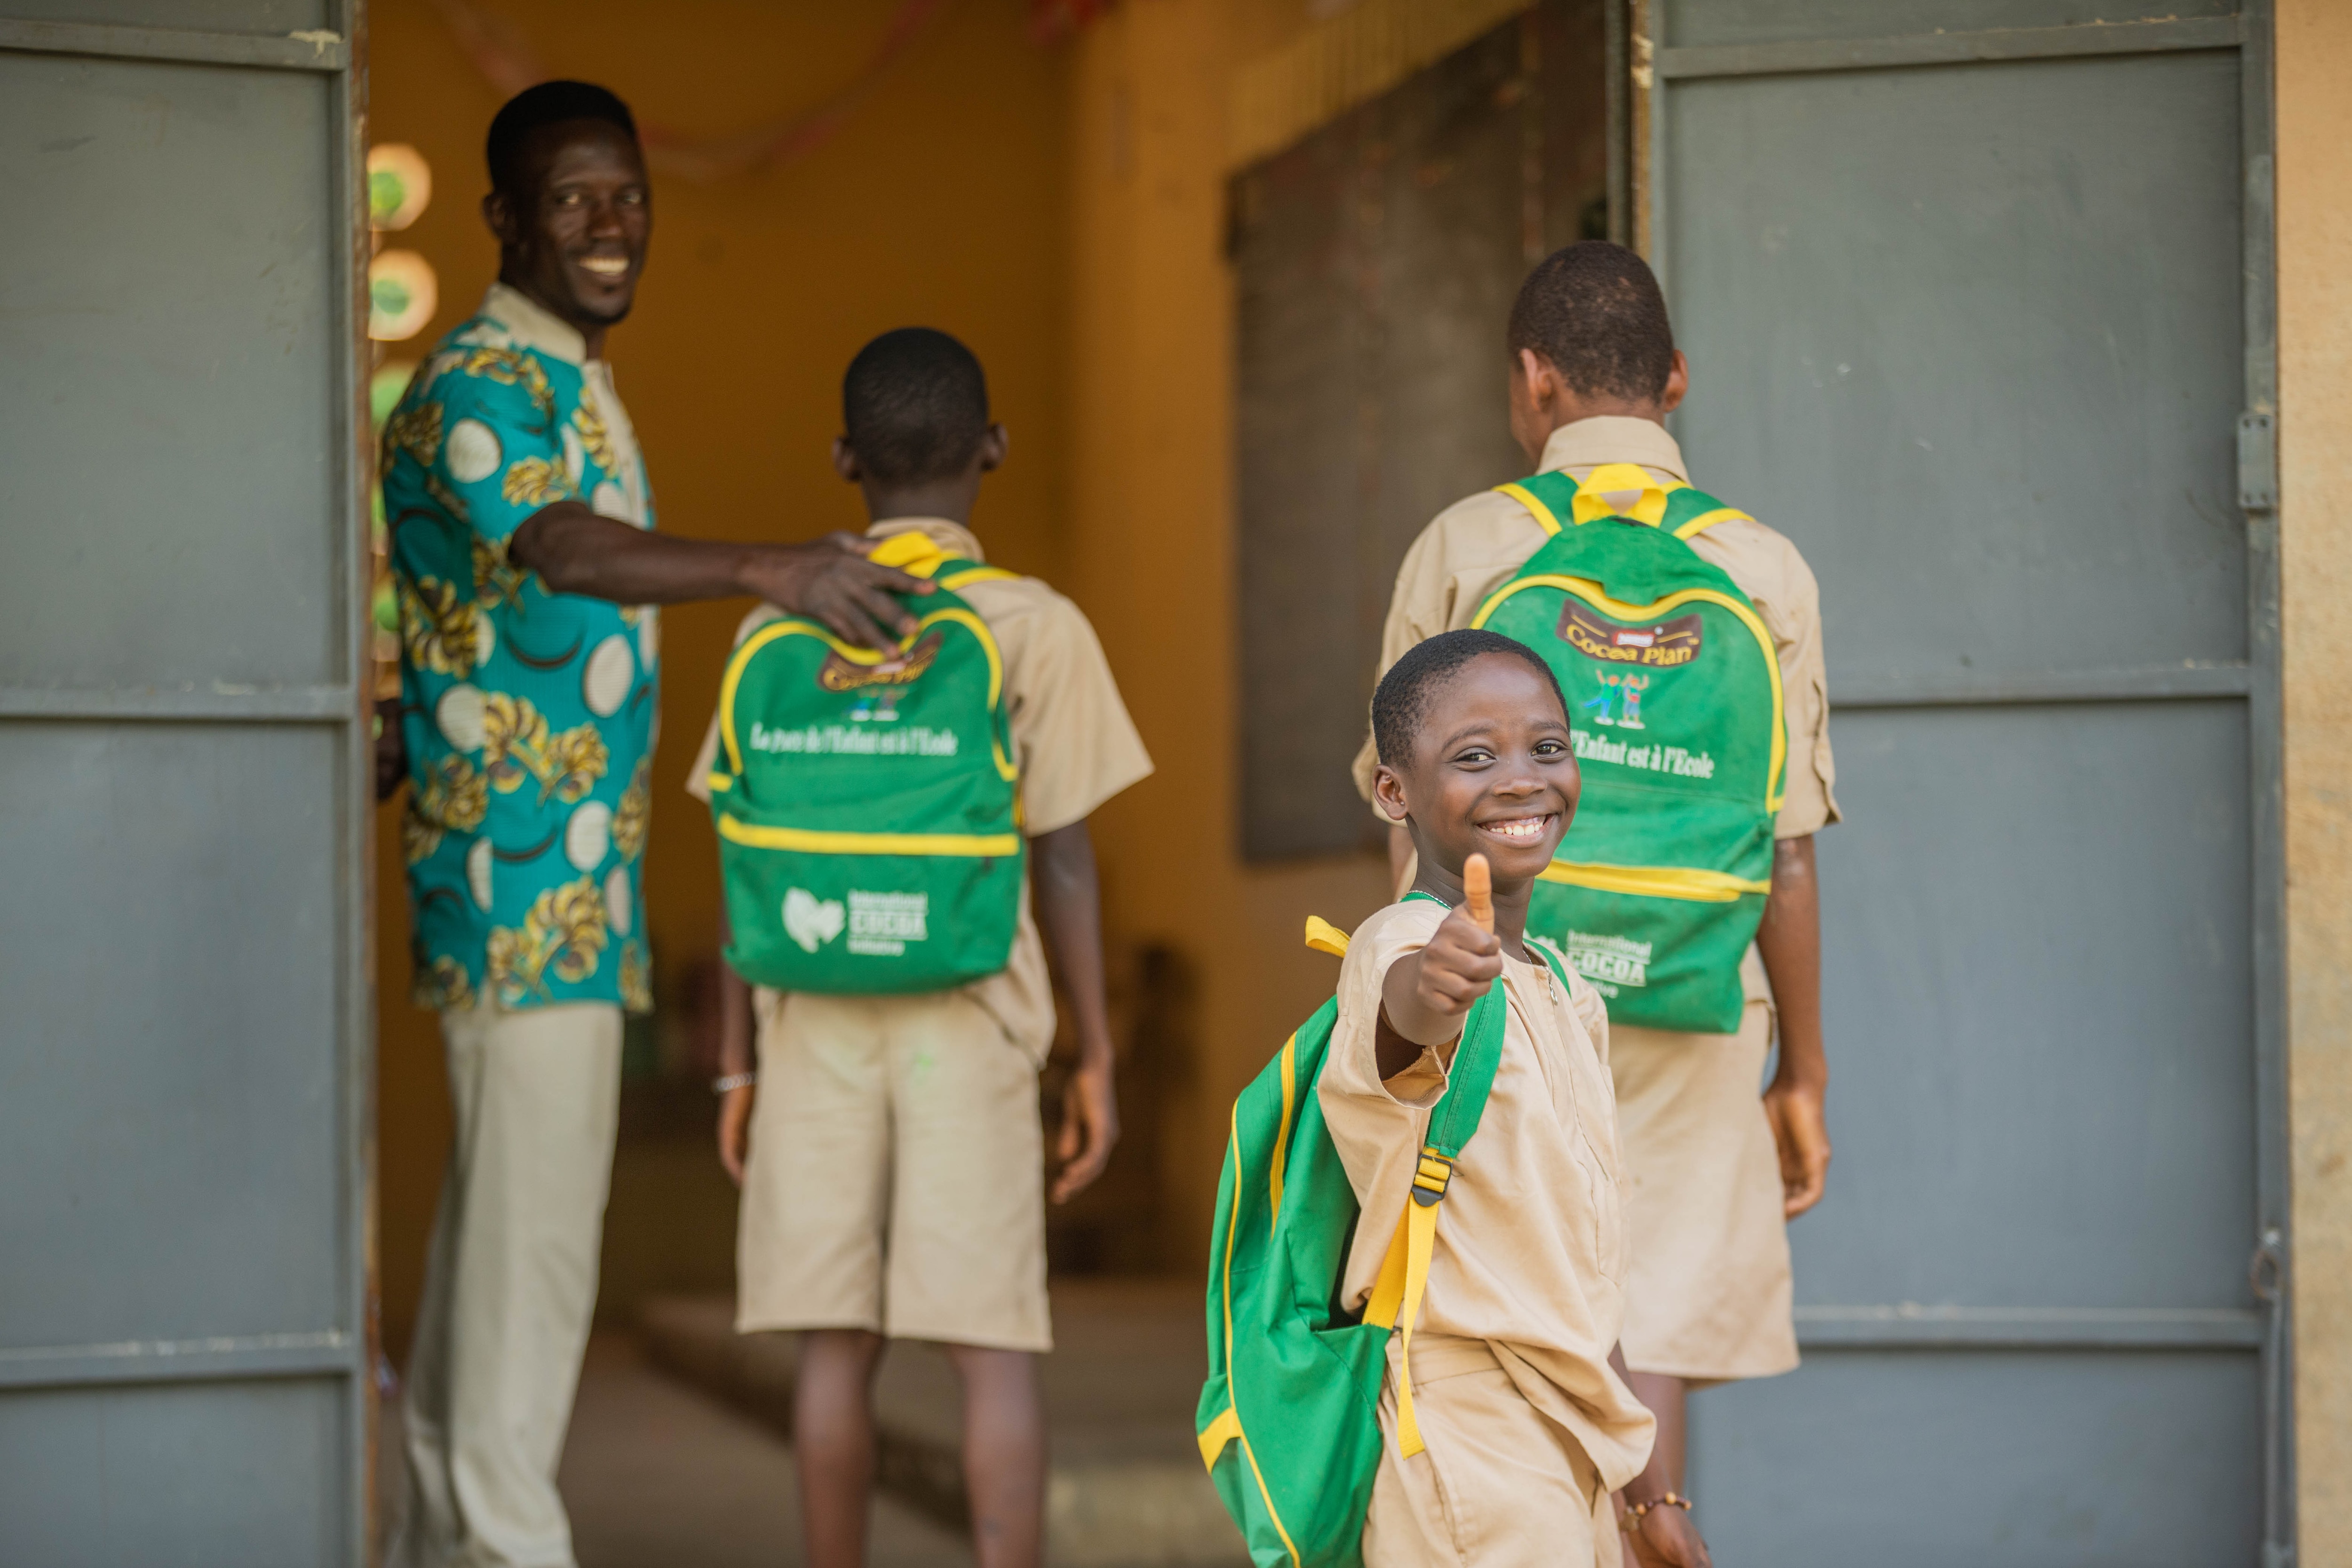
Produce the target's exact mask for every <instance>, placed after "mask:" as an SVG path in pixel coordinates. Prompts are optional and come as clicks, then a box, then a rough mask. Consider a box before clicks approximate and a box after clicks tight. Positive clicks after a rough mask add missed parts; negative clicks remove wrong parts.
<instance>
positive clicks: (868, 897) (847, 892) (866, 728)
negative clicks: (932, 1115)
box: [709, 533, 1027, 994]
mask: <svg viewBox="0 0 2352 1568" xmlns="http://www.w3.org/2000/svg"><path fill="white" fill-rule="evenodd" d="M873 559H874V560H876V561H877V562H880V563H882V564H884V565H887V566H897V567H898V568H899V569H900V570H902V571H905V572H908V573H911V574H914V575H916V576H919V577H927V578H929V579H930V580H931V581H933V582H935V583H937V584H939V589H938V591H937V592H936V593H933V594H931V595H928V596H924V597H920V598H917V597H913V596H909V597H908V600H907V604H908V607H909V608H910V609H911V610H913V611H914V612H915V614H916V615H917V616H918V617H919V624H918V626H917V627H916V629H915V632H914V634H913V636H911V637H908V639H907V640H906V641H905V642H904V643H903V644H902V645H900V647H899V650H898V655H897V656H896V657H895V658H892V659H889V660H887V661H886V660H885V659H884V658H883V657H882V656H881V655H880V654H878V653H876V652H875V651H874V650H873V649H871V648H862V647H850V646H849V645H848V644H846V643H844V642H842V641H841V640H840V639H839V638H838V637H835V636H834V635H833V634H832V633H831V632H829V631H827V630H826V629H825V628H824V626H820V625H818V624H817V623H816V622H814V621H811V620H804V619H802V618H801V617H799V616H785V617H783V618H782V619H780V620H774V621H770V622H768V623H767V624H765V625H763V626H760V627H758V628H757V629H756V630H754V631H753V632H752V633H751V636H749V637H745V638H744V639H743V642H742V645H741V646H740V647H738V648H736V650H735V653H734V656H733V657H732V658H730V659H729V660H728V661H727V673H726V675H725V676H724V677H723V678H722V679H721V680H720V682H719V753H718V756H717V757H716V759H715V761H714V763H713V766H712V771H711V773H710V776H709V784H710V810H711V815H712V816H713V817H715V818H716V820H717V823H718V827H719V873H720V877H721V879H722V880H723V882H724V884H725V888H726V896H727V918H728V921H729V924H730V926H731V927H732V928H733V937H732V940H731V941H730V943H729V944H728V948H727V962H728V963H729V964H730V966H731V967H732V968H733V969H734V971H735V972H736V973H738V974H740V975H741V976H743V978H744V979H746V980H749V981H751V983H752V984H756V985H769V986H773V987H775V988H776V989H778V990H780V991H817V992H833V993H845V994H872V993H884V994H899V993H907V992H917V991H943V990H946V989H948V988H950V987H951V986H956V985H961V984H967V983H968V982H971V981H973V980H978V979H980V978H982V976H984V975H989V974H993V973H996V972H997V971H998V970H1000V969H1003V967H1004V965H1005V963H1006V962H1007V960H1008V959H1009V958H1010V956H1011V954H1012V951H1013V930H1014V926H1015V923H1016V922H1017V921H1018V919H1019V913H1020V899H1021V879H1022V874H1023V869H1024V855H1025V853H1026V848H1027V847H1026V844H1025V842H1024V839H1023V837H1022V833H1021V795H1020V775H1019V773H1018V770H1017V769H1016V768H1015V767H1014V766H1013V760H1012V757H1013V746H1012V735H1011V731H1010V729H1009V728H1008V726H1007V724H1006V721H1005V715H1004V660H1003V657H1002V656H1001V655H1000V654H999V653H998V652H997V647H996V639H995V638H994V637H992V636H990V634H989V630H988V625H987V623H986V622H984V621H982V619H981V618H980V616H978V615H976V614H974V613H973V611H972V608H971V605H967V604H966V603H964V601H963V600H961V598H958V597H957V596H956V594H955V590H956V589H957V588H959V587H961V586H963V585H965V584H971V583H974V582H979V581H982V580H985V579H988V578H1003V577H1011V576H1013V574H1012V573H1010V572H1003V571H1000V570H998V569H997V568H995V567H992V566H982V565H980V564H979V563H975V562H971V561H965V560H961V559H958V558H955V557H951V556H949V555H946V554H945V553H943V552H941V551H940V548H939V547H938V546H937V545H935V544H933V543H932V542H930V541H929V539H927V538H926V537H924V536H923V535H922V534H920V533H902V534H898V535H897V536H895V537H893V538H891V539H890V540H888V541H887V542H884V543H883V544H882V545H881V546H880V547H879V548H877V550H876V551H875V552H874V554H873Z"/></svg>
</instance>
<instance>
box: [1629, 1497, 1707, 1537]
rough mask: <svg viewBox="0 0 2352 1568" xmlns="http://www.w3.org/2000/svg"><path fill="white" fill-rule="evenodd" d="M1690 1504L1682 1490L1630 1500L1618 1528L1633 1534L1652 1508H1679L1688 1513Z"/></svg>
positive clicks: (1639, 1527)
mask: <svg viewBox="0 0 2352 1568" xmlns="http://www.w3.org/2000/svg"><path fill="white" fill-rule="evenodd" d="M1690 1506H1691V1500H1690V1499H1688V1498H1686V1497H1685V1496H1683V1495H1682V1494H1681V1493H1680V1492H1666V1493H1664V1495H1662V1496H1659V1497H1654V1498H1652V1499H1651V1500H1649V1501H1647V1502H1629V1503H1627V1504H1626V1505H1625V1517H1624V1518H1623V1519H1622V1520H1620V1521H1618V1524H1617V1528H1618V1529H1620V1530H1622V1531H1624V1532H1625V1533H1626V1534H1628V1535H1631V1534H1633V1532H1634V1531H1638V1530H1640V1529H1641V1528H1642V1521H1643V1519H1644V1518H1645V1517H1647V1516H1648V1514H1649V1512H1650V1510H1652V1509H1658V1508H1678V1509H1680V1510H1683V1511H1684V1512H1685V1513H1688V1512H1689V1511H1690Z"/></svg>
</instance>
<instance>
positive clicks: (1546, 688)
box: [1395, 653, 1582, 884]
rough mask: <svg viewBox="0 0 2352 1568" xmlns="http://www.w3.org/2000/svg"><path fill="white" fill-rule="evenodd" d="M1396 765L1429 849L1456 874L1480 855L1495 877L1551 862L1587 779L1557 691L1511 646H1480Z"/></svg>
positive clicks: (1531, 872) (1416, 828) (1511, 876)
mask: <svg viewBox="0 0 2352 1568" xmlns="http://www.w3.org/2000/svg"><path fill="white" fill-rule="evenodd" d="M1395 771H1396V773H1397V775H1398V783H1399V784H1401V785H1402V795H1403V797H1404V805H1405V806H1406V808H1407V809H1408V810H1409V811H1410V813H1411V814H1412V828H1413V837H1415V839H1416V840H1417V841H1418V842H1419V844H1420V846H1421V847H1422V852H1423V854H1424V855H1430V856H1432V857H1433V858H1434V859H1435V860H1436V861H1437V863H1438V864H1440V865H1442V866H1444V868H1446V870H1447V871H1448V873H1449V874H1453V875H1459V874H1460V872H1461V868H1462V865H1463V862H1464V861H1465V860H1466V859H1468V858H1469V857H1470V856H1471V855H1472V854H1474V853H1475V854H1482V855H1484V856H1486V858H1487V860H1488V861H1489V862H1490V863H1491V864H1492V865H1493V867H1494V872H1495V879H1496V883H1497V884H1501V883H1504V882H1514V883H1517V882H1525V881H1527V880H1528V879H1532V878H1534V877H1535V876H1536V874H1537V873H1538V872H1540V871H1541V870H1542V869H1543V868H1545V867H1546V866H1549V864H1551V856H1552V851H1553V850H1554V849H1555V848H1557V847H1559V840H1560V836H1561V835H1562V834H1564V833H1566V832H1567V831H1568V825H1569V821H1570V818H1572V817H1573V816H1575V815H1576V800H1577V795H1578V793H1579V791H1580V788H1581V786H1582V779H1581V775H1580V774H1579V773H1578V771H1577V766H1576V752H1574V750H1573V749H1571V747H1570V742H1569V727H1568V715H1567V713H1565V712H1564V711H1562V710H1561V708H1560V702H1559V693H1558V691H1557V690H1556V689H1554V688H1553V686H1552V684H1551V682H1550V681H1549V680H1547V679H1544V677H1543V676H1542V674H1540V673H1539V672H1538V671H1537V670H1536V669H1534V668H1531V667H1530V666H1529V665H1528V662H1527V661H1526V660H1525V659H1522V658H1514V657H1512V656H1511V655H1508V654H1494V653H1490V654H1482V655H1480V656H1479V657H1478V658H1474V659H1472V660H1470V661H1469V662H1468V663H1467V664H1465V665H1464V666H1463V667H1462V668H1460V669H1459V670H1457V671H1455V672H1454V675H1453V676H1452V678H1451V679H1447V680H1446V681H1445V683H1444V687H1443V689H1441V690H1438V691H1433V692H1432V693H1431V695H1430V700H1429V705H1428V710H1427V716H1426V717H1425V719H1424V720H1423V723H1422V726H1421V730H1420V732H1419V733H1418V734H1417V735H1415V736H1414V738H1413V748H1412V760H1411V761H1410V762H1409V763H1407V764H1406V766H1404V767H1403V768H1401V769H1397V770H1395Z"/></svg>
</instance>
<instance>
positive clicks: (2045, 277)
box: [1667, 51, 2246, 680]
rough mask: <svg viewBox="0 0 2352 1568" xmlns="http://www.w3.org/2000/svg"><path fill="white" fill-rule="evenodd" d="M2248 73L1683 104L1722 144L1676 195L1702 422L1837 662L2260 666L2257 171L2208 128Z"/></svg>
mask: <svg viewBox="0 0 2352 1568" xmlns="http://www.w3.org/2000/svg"><path fill="white" fill-rule="evenodd" d="M2237 71H2238V62H2237V58H2236V55H2235V54H2234V52H2230V51H2212V52H2204V53H2195V54H2169V55H2151V56H2147V57H2142V58H2134V59H2129V60H2052V61H2034V62H2030V63H2025V64H2016V65H2008V64H2004V65H1985V66H1976V67H1969V68H1957V69H1924V70H1904V71H1849V72H1841V73H1838V74H1835V75H1832V76H1817V75H1805V76H1785V77H1772V78H1769V79H1760V80H1748V79H1733V80H1722V81H1715V80H1706V81H1696V82H1693V83H1691V84H1690V85H1688V86H1686V87H1683V88H1680V89H1676V90H1675V92H1674V94H1673V95H1672V97H1671V99H1670V100H1669V109H1668V113H1669V115H1670V116H1671V119H1672V123H1671V126H1670V128H1669V135H1670V136H1671V137H1672V138H1673V140H1674V142H1675V144H1676V145H1680V146H1685V147H1694V148H1698V147H1703V148H1706V149H1707V150H1708V155H1707V156H1706V157H1705V158H1704V159H1694V160H1693V161H1692V163H1691V164H1690V166H1689V168H1688V170H1687V172H1686V173H1685V175H1684V177H1683V178H1681V179H1680V180H1678V181H1677V182H1676V183H1675V186H1674V189H1673V191H1672V193H1671V194H1670V195H1669V196H1668V197H1667V201H1668V203H1669V205H1670V212H1669V215H1668V232H1669V233H1671V234H1672V236H1673V237H1674V238H1673V244H1674V247H1675V250H1674V254H1675V261H1674V263H1673V265H1674V275H1675V289H1676V292H1675V305H1676V307H1677V316H1676V321H1675V327H1676V330H1677V332H1678V334H1679V335H1680V336H1681V337H1682V338H1683V340H1684V341H1685V342H1687V343H1688V344H1689V346H1690V351H1691V353H1692V356H1693V368H1692V391H1691V395H1690V400H1689V402H1688V404H1687V405H1686V406H1685V412H1684V414H1683V416H1682V421H1681V426H1680V428H1681V431H1682V434H1683V437H1684V438H1685V440H1686V441H1687V442H1688V443H1689V444H1690V447H1691V450H1692V452H1693V454H1694V458H1693V461H1694V462H1696V463H1698V464H1699V465H1700V471H1699V475H1698V477H1699V481H1700V482H1701V483H1702V484H1704V485H1706V486H1708V487H1709V488H1710V489H1716V488H1718V487H1719V488H1720V493H1722V494H1723V495H1725V496H1727V497H1729V498H1733V499H1735V500H1737V501H1738V504H1739V505H1741V506H1743V507H1746V508H1748V510H1752V511H1755V512H1756V513H1757V514H1758V515H1759V516H1760V517H1762V518H1764V519H1765V520H1766V521H1769V522H1771V523H1772V524H1774V525H1775V526H1776V527H1779V528H1780V529H1781V530H1782V531H1785V532H1787V533H1788V534H1789V535H1790V537H1791V538H1792V539H1794V540H1796V541H1797V542H1798V544H1799V545H1800V547H1801V548H1802V549H1803V550H1804V552H1805V554H1806V558H1807V559H1808V561H1810V562H1811V563H1812V566H1813V569H1814V571H1815V573H1816V574H1817V575H1818V576H1819V577H1820V579H1821V584H1822V602H1823V603H1824V604H1825V605H1829V606H1831V614H1832V616H1833V626H1834V636H1835V638H1836V643H1835V650H1834V651H1835V656H1836V659H1837V665H1838V669H1839V672H1840V674H1841V676H1843V677H1848V678H1853V677H1866V678H1867V679H1872V680H1899V679H1904V678H1906V677H1910V676H1915V675H1921V674H1941V673H1946V672H1951V673H1958V672H1962V671H1973V672H1974V673H1975V674H1977V675H1978V676H1984V675H1988V674H1992V673H1996V672H2004V671H2034V670H2046V669H2113V668H2134V667H2143V666H2148V665H2159V664H2179V663H2181V662H2183V661H2189V660H2196V661H2217V660H2242V659H2243V658H2245V657H2246V640H2245V576H2244V549H2243V540H2242V524H2241V522H2240V521H2239V518H2238V513H2237V507H2236V494H2237V475H2236V470H2235V457H2236V446H2235V426H2236V420H2237V415H2238V410H2239V407H2240V405H2241V399H2242V396H2243V387H2242V371H2241V367H2242V363H2243V347H2242V331H2241V328H2240V320H2239V316H2240V312H2239V309H2238V289H2239V279H2240V268H2239V239H2238V232H2239V220H2240V210H2239V208H2240V200H2239V186H2240V184H2241V176H2240V172H2239V167H2238V150H2237V145H2236V142H2235V140H2234V138H2230V137H2222V136H2216V135H2214V134H2213V127H2215V126H2217V125H2219V126H2231V127H2233V126H2234V125H2235V124H2236V123H2237V118H2238V100H2237ZM1889 279H1901V280H1902V281H1901V283H1900V285H1899V286H1892V285H1890V283H1889V281H1888V280H1889ZM1816 301H1834V305H1833V307H1830V308H1820V307H1819V306H1817V305H1816V303H1815V302H1816ZM1734 343H1736V344H1737V345H1738V347H1737V351H1736V352H1727V350H1728V349H1729V348H1730V345H1732V344H1734ZM1798 453H1801V454H1803V455H1804V458H1803V461H1801V462H1794V461H1790V456H1791V455H1792V454H1798ZM1954 583H1965V584H1968V590H1969V591H1968V592H1966V593H1958V594H1955V593H1947V592H1942V591H1940V587H1941V585H1944V584H1954Z"/></svg>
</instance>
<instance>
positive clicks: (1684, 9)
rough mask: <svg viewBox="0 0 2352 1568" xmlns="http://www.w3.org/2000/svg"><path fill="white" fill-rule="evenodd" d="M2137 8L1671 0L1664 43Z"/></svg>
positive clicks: (2093, 14)
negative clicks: (1695, 1)
mask: <svg viewBox="0 0 2352 1568" xmlns="http://www.w3.org/2000/svg"><path fill="white" fill-rule="evenodd" d="M1670 3H1671V0H1670ZM2236 10H2237V6H2236V5H2234V4H2233V3H2232V0H2178V3H2174V0H2167V4H2166V5H2165V6H2164V8H2163V15H2165V16H2168V17H2174V16H2179V17H2203V16H2230V15H2231V14H2232V13H2234V12H2235V11H2236ZM2134 12H2135V8H2134V7H2132V6H2129V5H2125V6H2117V5H2115V4H2114V3H2113V0H1706V4H1703V5H1688V4H1672V8H1671V9H1670V10H1668V11H1666V13H1665V16H1666V26H1665V30H1664V39H1663V41H1664V42H1665V43H1667V44H1669V45H1675V46H1683V45H1717V44H1780V43H1791V42H1798V41H1805V40H1811V39H1816V38H1822V39H1827V38H1839V39H1856V38H1883V37H1893V36H1897V35H1903V34H1910V35H1914V36H1916V35H1919V34H1932V33H1937V32H1951V33H1958V32H1980V31H1984V30H1987V29H1990V28H1997V27H2036V28H2039V27H2059V26H2070V25H2077V24H2082V23H2089V22H2109V23H2113V22H2116V21H2120V20H2123V19H2124V18H2125V17H2126V16H2132V15H2133V14H2134Z"/></svg>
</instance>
